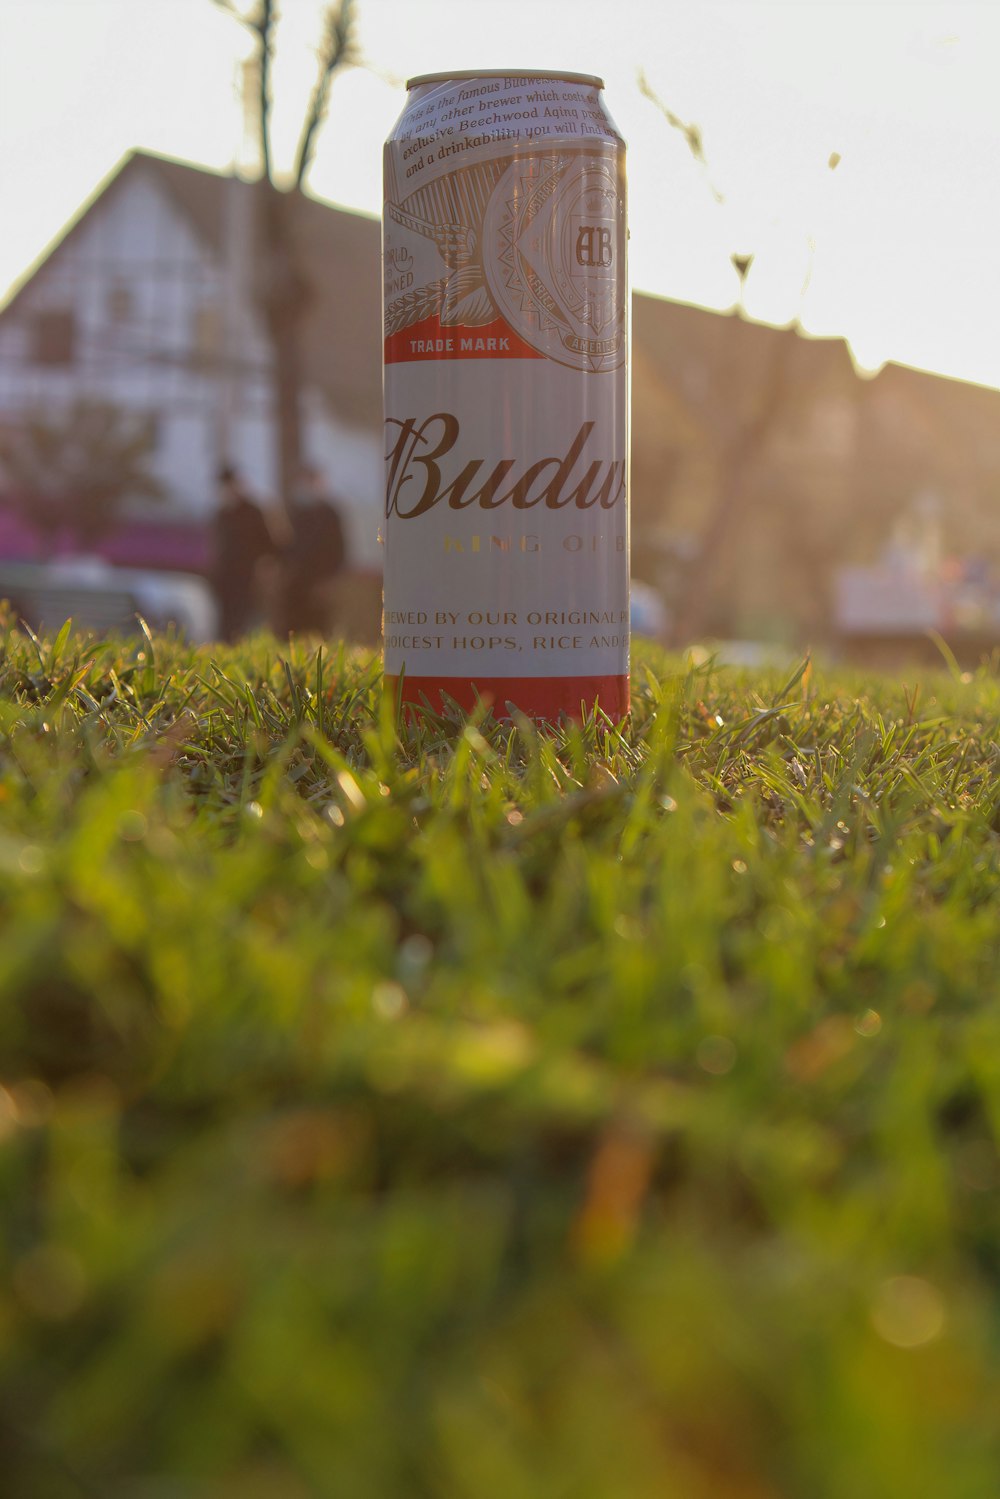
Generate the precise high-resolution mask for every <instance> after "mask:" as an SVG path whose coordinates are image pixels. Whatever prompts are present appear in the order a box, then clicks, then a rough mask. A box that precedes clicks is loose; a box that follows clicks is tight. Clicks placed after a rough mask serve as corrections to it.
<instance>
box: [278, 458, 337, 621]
mask: <svg viewBox="0 0 1000 1499" xmlns="http://www.w3.org/2000/svg"><path fill="white" fill-rule="evenodd" d="M288 522H289V527H290V531H291V536H290V540H289V543H288V546H287V548H286V551H285V576H284V610H283V620H282V626H283V630H284V633H286V634H317V635H329V634H330V633H331V630H332V628H333V623H334V615H335V609H336V583H337V578H338V575H339V574H340V573H341V571H342V570H343V568H344V565H345V563H346V560H347V546H346V542H345V539H344V527H343V524H342V522H341V519H340V514H339V512H338V510H337V506H336V504H335V503H334V501H333V499H332V498H331V496H330V495H329V493H328V492H327V487H326V484H325V482H324V479H323V475H322V473H321V472H320V470H319V469H318V468H317V467H316V466H315V465H314V464H311V463H304V464H303V465H302V466H301V468H300V469H299V473H298V476H297V480H296V485H295V489H294V491H293V493H292V496H291V501H290V503H289V506H288Z"/></svg>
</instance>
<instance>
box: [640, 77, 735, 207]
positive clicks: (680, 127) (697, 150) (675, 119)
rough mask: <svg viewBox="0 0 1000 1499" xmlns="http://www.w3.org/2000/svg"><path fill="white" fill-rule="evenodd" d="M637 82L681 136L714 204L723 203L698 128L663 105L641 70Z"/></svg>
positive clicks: (645, 95) (646, 96)
mask: <svg viewBox="0 0 1000 1499" xmlns="http://www.w3.org/2000/svg"><path fill="white" fill-rule="evenodd" d="M638 82H639V92H640V93H641V94H643V95H644V97H645V98H647V99H648V100H649V101H650V103H651V104H655V105H656V107H657V109H658V110H659V111H660V114H661V115H662V116H663V118H664V119H665V120H666V122H667V124H668V125H669V126H670V128H671V130H677V131H679V132H680V134H681V135H683V137H684V140H685V141H686V143H687V148H688V150H689V151H690V152H691V155H692V156H693V157H694V159H695V161H696V162H697V163H698V165H699V166H700V167H701V170H702V172H703V173H704V174H705V181H706V182H707V183H708V187H709V191H710V192H711V194H712V197H713V198H714V199H715V201H716V203H724V202H725V201H726V200H725V198H724V197H723V196H722V194H721V193H720V192H719V190H718V188H717V187H716V186H715V184H714V182H713V181H712V179H711V177H710V176H709V174H708V161H707V159H706V156H705V146H704V142H703V141H702V138H701V131H700V129H699V128H698V126H697V125H695V124H690V125H689V124H686V123H685V121H684V120H682V119H681V117H680V115H675V114H674V112H673V110H672V109H668V107H667V106H666V104H664V102H663V100H662V99H661V98H660V96H659V94H658V93H657V92H656V90H655V89H654V88H653V85H652V84H651V83H650V81H649V79H648V78H647V77H646V74H645V72H644V71H643V70H642V69H641V68H640V70H639V77H638Z"/></svg>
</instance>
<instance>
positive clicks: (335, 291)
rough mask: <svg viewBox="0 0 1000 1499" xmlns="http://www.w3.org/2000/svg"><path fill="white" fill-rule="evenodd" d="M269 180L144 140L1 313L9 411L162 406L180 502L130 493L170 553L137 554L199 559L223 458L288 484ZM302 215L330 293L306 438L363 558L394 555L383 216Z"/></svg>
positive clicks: (316, 315) (312, 349)
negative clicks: (279, 399) (258, 224)
mask: <svg viewBox="0 0 1000 1499" xmlns="http://www.w3.org/2000/svg"><path fill="white" fill-rule="evenodd" d="M268 190H269V189H268V188H266V187H261V186H259V185H252V184H248V183H244V182H242V181H240V180H239V179H237V178H226V177H222V176H219V175H217V174H216V173H212V172H207V171H202V170H200V169H198V168H195V167H191V166H187V165H183V164H182V163H180V162H175V161H170V160H166V159H164V158H162V157H158V156H153V155H149V154H147V153H145V152H141V151H136V152H134V153H132V154H131V155H130V156H128V157H127V158H126V159H125V160H124V162H122V163H121V164H120V165H119V166H118V167H117V168H116V170H115V171H114V172H113V173H112V174H111V176H110V177H109V178H108V179H107V180H106V181H105V182H104V183H102V184H101V186H100V187H99V188H98V190H97V192H96V193H95V194H94V196H93V197H92V198H91V200H90V201H89V202H88V203H87V204H86V205H85V206H84V207H83V209H82V210H81V212H80V213H79V215H78V216H77V218H76V219H75V220H74V221H73V222H72V223H71V224H70V225H69V226H68V228H67V229H66V230H65V231H64V233H63V235H62V236H61V238H60V239H59V240H58V242H57V243H56V245H55V246H54V248H53V249H51V250H50V251H49V252H48V253H47V255H46V256H45V257H44V259H43V260H42V262H41V264H40V265H39V267H38V268H37V269H36V270H35V271H34V272H33V274H32V275H31V276H30V277H29V279H28V280H27V281H25V283H24V284H23V285H22V286H21V288H20V289H19V291H18V292H17V293H16V295H15V296H14V297H13V298H12V299H11V301H10V303H9V304H8V306H7V307H6V308H5V309H4V311H3V312H2V313H0V423H11V424H16V423H17V422H18V421H20V420H23V419H24V417H25V416H27V415H28V414H29V413H31V412H32V411H35V410H43V411H45V412H47V413H48V414H50V415H51V414H52V413H53V412H55V411H58V410H59V409H60V408H66V407H68V406H69V405H71V404H72V402H73V401H74V400H77V399H79V398H80V397H82V396H86V397H87V398H88V399H90V400H99V401H102V402H107V403H110V404H113V405H116V406H121V407H125V408H129V409H139V410H142V411H143V412H145V413H148V414H149V415H150V416H151V417H152V419H153V422H154V430H155V453H154V457H153V460H152V464H151V467H152V468H153V471H154V472H155V473H156V475H157V477H158V478H159V479H160V480H161V481H162V484H163V486H164V489H165V491H166V503H162V502H161V503H159V504H157V505H155V507H154V506H150V505H148V504H147V505H146V506H145V507H143V506H133V507H130V511H131V513H130V515H129V520H130V521H131V522H132V531H133V533H134V532H135V531H136V522H137V521H138V522H139V523H140V524H139V527H138V530H139V531H140V532H141V533H144V534H145V537H146V540H147V542H149V543H150V544H151V545H152V548H153V550H154V552H156V554H157V555H156V556H151V557H149V558H144V557H141V556H139V557H136V556H133V557H131V558H130V559H129V560H131V561H150V562H156V561H161V562H168V563H171V564H172V565H183V563H184V558H185V556H186V557H187V560H188V564H189V565H199V562H200V560H202V559H201V558H200V557H199V552H202V553H203V551H204V546H205V523H206V522H207V520H208V518H209V517H210V516H211V514H212V512H213V510H214V507H215V503H216V494H215V474H216V471H217V469H218V467H219V465H220V463H222V462H223V461H226V460H231V461H232V462H234V463H235V464H236V465H237V466H238V468H239V469H240V471H241V473H242V474H243V475H244V477H245V479H246V481H247V483H248V484H249V486H250V488H251V490H252V491H253V492H254V493H255V494H257V495H258V496H259V497H261V499H263V500H264V501H265V502H267V501H270V502H274V501H275V500H276V499H277V498H278V494H277V490H278V462H277V441H276V430H275V423H274V420H273V415H272V405H273V396H272V376H271V370H272V356H271V350H270V346H269V338H268V334H267V330H266V325H265V320H264V318H263V316H262V315H261V311H260V308H259V306H258V303H257V300H256V297H255V294H254V259H255V257H254V243H253V222H254V217H255V214H254V210H255V207H256V203H255V193H257V192H259V191H268ZM295 213H296V218H295V220H294V224H295V230H296V232H297V238H298V249H299V251H300V254H301V258H302V263H303V264H304V266H305V270H306V274H307V275H308V277H309V280H310V283H311V286H312V292H313V299H312V302H311V305H310V306H309V308H308V311H307V315H306V318H305V326H304V335H303V340H304V347H303V355H304V368H305V391H304V405H305V439H304V448H305V451H306V453H307V454H308V457H309V458H310V459H311V460H312V461H313V462H315V463H316V464H317V465H318V466H319V467H320V468H321V469H322V470H323V471H324V473H325V474H326V475H327V477H328V479H329V485H330V488H331V491H332V492H333V493H335V494H336V495H337V496H338V497H339V498H340V499H341V500H342V501H343V504H344V518H345V521H346V527H347V532H348V537H349V543H350V555H351V557H352V559H353V561H354V562H355V564H357V565H360V566H362V567H364V566H368V567H376V568H377V567H378V566H379V550H378V541H377V534H378V523H379V518H380V513H381V503H382V501H381V496H382V490H383V478H382V468H383V454H382V438H381V412H380V402H381V366H380V348H379V332H378V330H379V323H380V317H381V309H380V288H379V264H378V259H379V231H378V225H377V223H376V221H375V220H372V219H366V218H364V217H363V216H361V215H358V214H352V213H347V212H342V211H338V210H335V209H332V208H330V207H328V206H326V205H324V204H321V203H319V202H317V201H316V200H315V199H312V198H308V197H304V196H302V197H299V198H298V199H297V201H296V204H295ZM142 522H145V525H143V524H142ZM135 545H138V547H139V549H140V551H141V550H142V546H143V542H142V540H141V539H140V540H139V541H138V542H135V541H133V550H134V547H135ZM2 548H3V537H2V535H0V551H2Z"/></svg>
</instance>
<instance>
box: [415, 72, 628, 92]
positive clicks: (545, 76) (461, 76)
mask: <svg viewBox="0 0 1000 1499" xmlns="http://www.w3.org/2000/svg"><path fill="white" fill-rule="evenodd" d="M474 78H530V79H531V80H532V81H533V82H537V83H583V84H586V85H587V86H588V87H590V88H598V89H602V88H603V87H604V79H603V78H598V77H597V75H596V73H537V72H535V71H534V69H532V68H526V69H525V70H524V72H523V73H522V72H520V71H519V70H518V69H517V68H487V69H485V70H483V71H482V72H480V71H479V70H478V69H466V70H464V71H462V72H459V73H419V74H418V75H417V77H416V78H408V79H407V80H406V87H407V88H408V89H410V88H419V87H420V85H421V84H422V83H463V82H465V81H466V80H471V79H474Z"/></svg>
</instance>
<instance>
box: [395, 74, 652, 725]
mask: <svg viewBox="0 0 1000 1499" xmlns="http://www.w3.org/2000/svg"><path fill="white" fill-rule="evenodd" d="M602 88H603V84H602V82H601V80H600V79H599V78H593V77H590V76H586V75H580V74H572V73H560V74H555V73H532V74H517V75H512V74H509V73H451V74H440V75H438V74H434V75H427V76H425V77H420V78H414V79H411V81H410V83H409V85H408V90H409V95H408V99H407V104H406V107H405V109H404V110H403V113H402V115H401V116H400V119H399V121H398V123H397V124H396V126H395V129H394V130H393V131H392V134H391V135H390V137H389V140H388V141H387V143H386V147H385V211H384V215H383V274H384V389H385V431H386V501H385V524H384V530H383V539H384V543H385V591H384V613H383V624H384V636H385V640H384V644H385V673H386V683H387V686H388V687H389V688H390V689H391V690H394V691H395V692H396V693H397V694H399V695H400V696H401V697H402V699H403V700H404V701H406V702H410V703H420V702H421V701H422V700H424V699H426V700H427V702H429V703H430V705H431V706H432V707H437V706H439V705H440V703H441V701H442V697H443V695H446V696H447V697H450V698H452V699H453V700H455V701H456V702H458V703H459V704H460V705H461V706H462V707H465V708H472V707H474V706H475V703H476V701H477V700H478V699H483V700H485V701H487V702H489V703H491V704H492V705H493V706H494V711H496V712H497V713H498V714H500V715H502V714H503V713H504V712H505V709H506V705H507V704H508V703H510V704H512V705H513V706H515V707H517V708H519V709H520V710H521V711H522V712H524V713H526V714H528V715H529V716H531V717H534V718H541V719H555V718H558V717H559V715H560V714H561V713H566V714H569V715H571V716H573V717H579V716H580V714H581V710H582V711H584V712H586V711H589V710H590V709H592V708H593V707H594V706H595V705H599V706H600V707H601V708H602V709H603V710H604V711H605V712H606V713H607V714H608V715H609V716H610V717H611V718H613V719H620V718H622V717H624V715H625V714H626V712H627V711H628V703H629V507H628V465H629V451H628V435H629V434H628V380H627V375H628V324H629V316H628V312H629V309H628V277H627V272H626V249H627V240H628V233H627V228H626V207H625V203H626V199H625V144H624V141H623V140H622V138H621V136H620V135H619V133H618V131H617V129H616V128H615V125H614V123H613V122H612V120H611V118H610V116H609V115H608V113H607V111H606V109H605V107H604V103H603V99H602V95H601V90H602Z"/></svg>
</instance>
